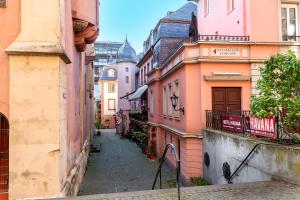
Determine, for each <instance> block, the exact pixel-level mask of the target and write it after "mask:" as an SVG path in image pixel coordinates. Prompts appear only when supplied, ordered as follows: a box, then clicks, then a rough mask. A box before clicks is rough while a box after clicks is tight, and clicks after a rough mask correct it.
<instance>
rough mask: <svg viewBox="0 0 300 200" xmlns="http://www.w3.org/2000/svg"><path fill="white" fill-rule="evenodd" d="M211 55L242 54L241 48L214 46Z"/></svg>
mask: <svg viewBox="0 0 300 200" xmlns="http://www.w3.org/2000/svg"><path fill="white" fill-rule="evenodd" d="M211 56H232V57H239V56H241V52H240V48H212V49H211Z"/></svg>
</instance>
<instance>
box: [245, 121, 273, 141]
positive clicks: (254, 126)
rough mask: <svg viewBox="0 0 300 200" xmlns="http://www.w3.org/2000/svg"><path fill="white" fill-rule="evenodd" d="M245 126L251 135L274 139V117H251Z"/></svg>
mask: <svg viewBox="0 0 300 200" xmlns="http://www.w3.org/2000/svg"><path fill="white" fill-rule="evenodd" d="M249 120H250V121H249ZM246 124H247V125H248V127H247V131H248V132H250V133H251V134H253V135H257V136H263V137H268V138H273V139H275V138H276V128H275V124H276V120H275V117H272V118H263V119H259V118H256V117H253V116H251V117H250V119H249V118H248V122H247V120H246ZM249 126H250V127H249Z"/></svg>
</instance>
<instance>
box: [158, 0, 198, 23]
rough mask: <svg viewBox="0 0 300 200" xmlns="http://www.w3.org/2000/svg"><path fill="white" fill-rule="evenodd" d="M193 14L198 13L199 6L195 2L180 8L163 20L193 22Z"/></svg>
mask: <svg viewBox="0 0 300 200" xmlns="http://www.w3.org/2000/svg"><path fill="white" fill-rule="evenodd" d="M192 12H194V13H195V14H196V13H197V4H196V3H195V2H188V3H186V4H184V5H183V6H182V7H180V8H179V9H178V10H176V11H174V12H170V14H169V15H168V16H166V17H164V18H162V20H181V21H191V16H192Z"/></svg>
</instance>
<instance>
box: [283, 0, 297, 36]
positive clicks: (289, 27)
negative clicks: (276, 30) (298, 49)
mask: <svg viewBox="0 0 300 200" xmlns="http://www.w3.org/2000/svg"><path fill="white" fill-rule="evenodd" d="M281 34H282V40H283V41H288V40H290V41H295V40H296V39H297V38H296V36H297V34H298V12H297V4H282V5H281Z"/></svg>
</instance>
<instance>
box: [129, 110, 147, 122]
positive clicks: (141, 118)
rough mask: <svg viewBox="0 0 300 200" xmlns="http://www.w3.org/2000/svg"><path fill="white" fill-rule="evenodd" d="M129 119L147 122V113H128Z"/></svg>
mask: <svg viewBox="0 0 300 200" xmlns="http://www.w3.org/2000/svg"><path fill="white" fill-rule="evenodd" d="M129 117H130V118H131V119H134V120H137V121H141V122H146V121H148V112H147V111H143V112H141V113H129Z"/></svg>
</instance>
